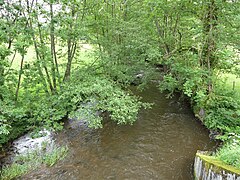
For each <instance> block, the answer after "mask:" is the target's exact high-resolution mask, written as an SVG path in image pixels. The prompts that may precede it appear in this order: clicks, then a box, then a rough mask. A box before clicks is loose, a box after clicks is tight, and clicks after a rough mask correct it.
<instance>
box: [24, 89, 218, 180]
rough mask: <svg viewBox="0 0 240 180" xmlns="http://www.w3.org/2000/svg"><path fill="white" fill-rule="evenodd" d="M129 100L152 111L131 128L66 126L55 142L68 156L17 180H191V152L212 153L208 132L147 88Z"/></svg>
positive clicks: (177, 105)
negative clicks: (138, 100)
mask: <svg viewBox="0 0 240 180" xmlns="http://www.w3.org/2000/svg"><path fill="white" fill-rule="evenodd" d="M135 94H137V95H140V96H142V97H143V100H144V101H147V102H153V103H154V106H153V107H152V108H151V109H148V110H142V111H141V112H140V114H139V119H138V121H137V122H136V123H135V124H134V125H132V126H130V125H127V126H117V125H116V124H115V123H113V122H111V121H107V120H106V122H105V123H104V128H102V129H99V130H93V129H89V128H87V127H86V125H85V124H84V123H82V122H79V121H73V120H72V121H70V122H69V124H67V125H66V128H65V130H64V131H63V132H61V133H60V134H59V135H58V136H57V142H58V143H60V144H68V146H69V149H70V150H69V151H70V152H69V155H68V156H67V157H66V158H65V159H64V160H63V161H61V162H59V163H58V164H57V165H56V166H54V167H52V168H42V169H41V170H38V171H35V172H32V173H30V174H28V175H26V176H24V177H22V178H20V179H62V180H64V179H72V180H74V179H76V180H77V179H182V180H187V179H193V176H192V171H193V162H194V157H195V154H196V151H197V150H198V149H201V150H211V149H214V148H215V147H214V146H215V144H216V143H215V142H211V141H210V140H209V135H208V131H207V130H206V129H205V128H204V127H203V126H202V125H201V124H200V122H199V121H197V120H196V119H195V118H194V116H193V114H192V112H191V110H190V107H189V106H188V104H185V103H183V102H180V101H179V100H178V98H177V97H174V98H172V99H166V98H165V95H164V94H162V93H160V92H159V90H158V89H157V88H155V87H153V86H150V87H149V88H148V89H146V90H145V91H144V92H138V91H136V92H135Z"/></svg>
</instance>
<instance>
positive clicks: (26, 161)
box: [0, 145, 68, 180]
mask: <svg viewBox="0 0 240 180" xmlns="http://www.w3.org/2000/svg"><path fill="white" fill-rule="evenodd" d="M67 152H68V148H67V147H66V146H65V147H57V146H56V145H53V146H52V147H51V148H50V150H47V149H40V150H35V151H32V152H29V153H27V154H24V155H19V156H16V157H15V159H14V162H13V163H12V164H11V165H9V166H5V167H3V169H2V171H1V174H0V179H2V180H10V179H14V178H17V177H20V176H22V175H24V174H26V173H28V172H30V171H32V170H34V169H36V168H38V167H40V166H41V165H46V166H53V165H54V164H56V162H57V161H59V160H61V159H63V158H64V157H65V156H66V155H67Z"/></svg>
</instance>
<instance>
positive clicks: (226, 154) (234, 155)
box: [215, 133, 240, 168]
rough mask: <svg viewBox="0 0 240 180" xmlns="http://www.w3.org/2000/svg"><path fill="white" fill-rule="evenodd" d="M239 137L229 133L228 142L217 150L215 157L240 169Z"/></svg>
mask: <svg viewBox="0 0 240 180" xmlns="http://www.w3.org/2000/svg"><path fill="white" fill-rule="evenodd" d="M239 140H240V136H239V135H238V134H235V133H230V134H229V136H228V142H227V143H225V144H224V145H223V146H222V147H220V148H219V149H218V151H217V152H216V154H215V156H216V157H217V159H219V160H221V161H223V162H224V163H226V164H229V165H232V166H235V167H237V168H240V159H239V156H240V141H239Z"/></svg>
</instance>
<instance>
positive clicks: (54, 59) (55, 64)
mask: <svg viewBox="0 0 240 180" xmlns="http://www.w3.org/2000/svg"><path fill="white" fill-rule="evenodd" d="M50 16H51V24H50V31H51V32H50V39H51V55H52V79H53V86H54V89H55V90H56V89H57V82H56V81H57V80H56V74H57V78H58V81H59V79H60V74H59V70H58V61H57V54H56V46H55V36H54V33H55V29H54V19H53V18H54V17H53V4H52V3H50ZM59 82H60V81H59Z"/></svg>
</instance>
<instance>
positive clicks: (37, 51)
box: [27, 0, 49, 94]
mask: <svg viewBox="0 0 240 180" xmlns="http://www.w3.org/2000/svg"><path fill="white" fill-rule="evenodd" d="M33 3H34V0H32V2H31V5H30V3H29V1H28V0H27V13H28V16H29V17H28V21H29V23H28V24H29V28H30V29H31V30H32V33H31V36H32V40H33V44H34V49H35V53H36V57H37V69H38V73H39V75H40V77H41V81H42V83H43V85H44V87H45V91H46V92H47V93H48V94H49V91H48V88H47V86H48V85H47V82H46V79H45V77H44V74H43V72H42V69H41V66H40V53H39V50H38V46H37V44H38V43H37V39H36V36H35V33H34V29H33V25H32V18H31V15H30V14H31V8H32V6H33Z"/></svg>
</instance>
